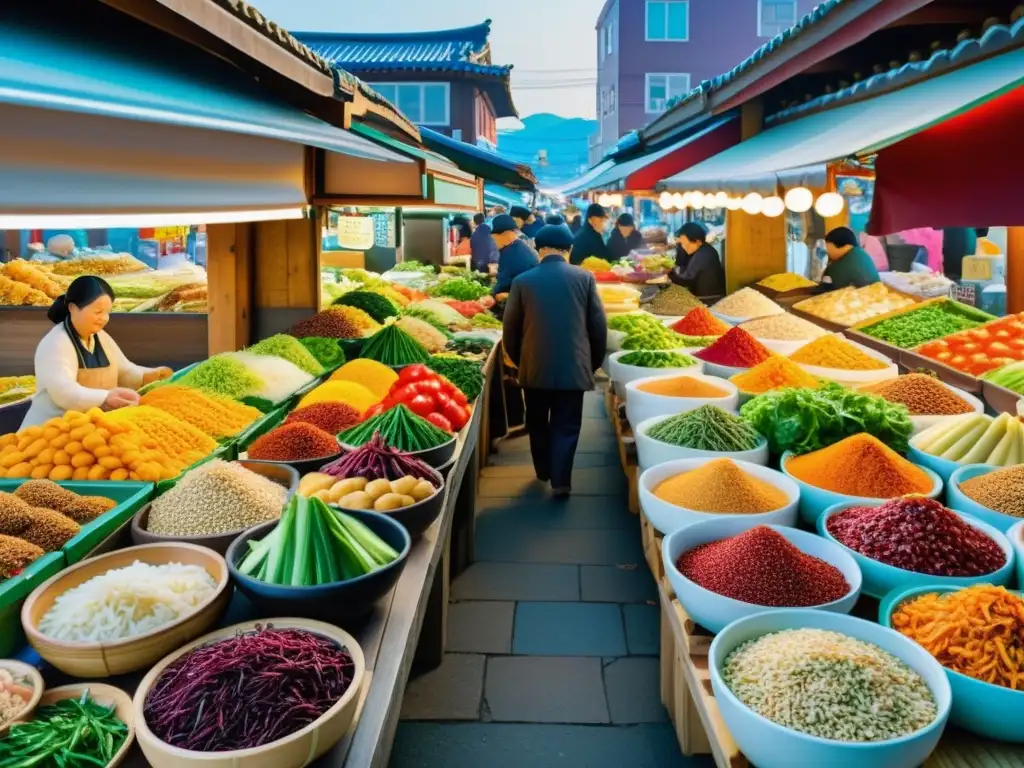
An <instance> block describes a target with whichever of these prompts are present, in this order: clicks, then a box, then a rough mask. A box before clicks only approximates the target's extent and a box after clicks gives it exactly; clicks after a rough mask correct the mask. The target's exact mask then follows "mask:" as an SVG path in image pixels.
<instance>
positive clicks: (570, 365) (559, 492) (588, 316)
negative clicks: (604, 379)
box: [502, 224, 608, 497]
mask: <svg viewBox="0 0 1024 768" xmlns="http://www.w3.org/2000/svg"><path fill="white" fill-rule="evenodd" d="M536 242H537V247H538V248H539V249H540V256H541V262H540V265H539V266H538V267H537V268H536V269H532V270H530V271H528V272H526V273H525V274H523V275H520V276H519V277H517V278H516V279H515V280H514V281H513V282H512V292H511V294H509V297H508V303H507V304H506V305H505V318H504V324H503V325H504V330H503V337H502V338H503V343H504V345H505V352H506V353H507V354H508V356H509V358H510V359H511V360H512V362H514V363H515V364H516V365H517V366H518V369H519V386H521V387H522V388H523V394H524V396H525V399H526V429H527V431H528V432H529V435H530V453H531V455H532V457H533V468H534V471H535V472H536V473H537V479H538V480H540V481H542V482H549V481H550V483H551V490H552V493H553V494H554V495H555V496H559V497H565V496H568V495H569V493H570V492H571V489H572V465H573V459H574V458H575V455H576V446H577V444H578V443H579V438H580V426H581V425H582V423H583V395H584V393H586V392H588V391H590V390H592V389H593V388H594V372H595V371H596V370H597V369H598V368H600V367H601V364H602V363H603V362H604V353H605V345H606V342H607V340H608V326H607V321H606V320H605V315H604V308H603V306H602V304H601V298H600V296H598V293H597V281H596V280H595V279H594V276H593V275H592V274H591V273H590V272H587V271H585V270H582V269H579V268H577V267H573V266H571V265H569V264H567V263H566V260H565V259H566V256H567V254H568V253H569V250H570V249H571V248H572V245H573V238H572V232H570V231H569V228H568V227H567V226H565V225H550V224H549V225H547V226H545V227H544V228H543V229H541V231H540V232H538V233H537V238H536Z"/></svg>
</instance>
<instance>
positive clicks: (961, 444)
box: [933, 419, 989, 461]
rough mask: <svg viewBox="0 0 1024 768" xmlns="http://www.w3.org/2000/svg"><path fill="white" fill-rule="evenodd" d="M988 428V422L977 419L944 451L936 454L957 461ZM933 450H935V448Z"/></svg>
mask: <svg viewBox="0 0 1024 768" xmlns="http://www.w3.org/2000/svg"><path fill="white" fill-rule="evenodd" d="M988 428H989V423H988V422H987V421H984V420H980V419H979V420H978V421H977V422H975V423H974V425H973V426H972V427H971V428H970V429H969V430H968V431H967V432H965V433H964V434H963V435H961V436H960V437H959V438H958V439H957V440H956V442H954V443H953V444H952V445H950V446H949V447H948V448H946V450H945V451H943V452H942V453H940V454H938V455H939V456H941V457H942V458H944V459H949V460H950V461H959V460H960V459H962V458H963V457H964V456H965V455H966V454H967V452H968V451H969V450H971V446H972V445H974V443H975V442H976V441H977V440H978V439H979V438H980V437H981V436H982V435H983V434H985V431H986V430H987V429H988ZM939 447H941V446H939ZM933 450H937V448H936V449H933Z"/></svg>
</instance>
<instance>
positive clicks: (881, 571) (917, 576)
mask: <svg viewBox="0 0 1024 768" xmlns="http://www.w3.org/2000/svg"><path fill="white" fill-rule="evenodd" d="M881 503H882V504H884V503H885V502H884V501H883V502H881ZM878 505H879V502H877V501H876V502H872V503H870V504H864V503H861V502H845V503H843V504H836V505H834V506H832V507H829V508H828V509H827V510H825V513H824V514H823V515H822V516H821V517H820V518H818V523H817V529H818V533H819V534H821V535H822V536H824V537H825V538H826V539H828V540H829V541H831V542H834V543H835V544H837V545H839V546H840V547H842V548H843V549H844V550H846V551H847V552H849V553H850V556H851V557H852V558H853V559H854V560H856V561H857V565H858V566H860V572H861V574H863V576H864V585H863V587H862V589H863V592H864V594H865V595H869V596H871V597H875V598H879V599H881V598H882V597H884V596H885V595H887V594H888V593H889V592H892V591H893V590H894V589H906V588H908V587H915V586H931V587H938V586H946V587H948V586H951V585H952V586H957V585H970V584H994V585H996V586H997V587H998V586H1005V585H1006V584H1009V583H1010V579H1012V578H1013V575H1014V555H1013V547H1011V546H1010V542H1009V541H1008V540H1007V538H1006V536H1005V535H1004V534H1003V533H1002V532H1001V531H999V530H997V529H995V528H993V527H992V526H991V525H988V524H987V523H983V522H982V521H981V520H976V519H974V518H972V517H971V516H970V515H965V514H963V513H962V512H958V511H957V510H955V509H954V510H952V511H953V512H954V513H955V514H956V515H957V516H958V517H959V518H960V519H961V520H963V521H964V522H965V523H967V524H968V525H970V526H971V527H973V528H977V529H978V530H979V531H981V532H982V533H984V534H985V535H986V536H988V537H989V538H990V539H992V540H993V541H994V542H995V543H996V544H998V545H999V547H1000V549H1002V550H1003V554H1004V555H1005V556H1006V562H1005V563H1004V564H1003V566H1002V567H1001V568H999V569H998V570H997V571H994V572H992V573H986V574H983V575H981V576H933V575H931V574H927V573H918V572H917V571H908V570H906V569H905V568H897V567H896V566H894V565H888V564H887V563H883V562H881V561H879V560H874V559H872V558H870V557H868V556H867V555H862V554H861V553H860V552H858V551H856V550H855V549H853V548H851V547H848V546H846V545H845V544H843V542H841V541H839V540H838V539H837V538H836V537H835V536H833V535H832V534H831V533H829V530H828V520H829V518H830V517H832V516H833V515H838V514H839V513H840V512H842V511H844V510H847V509H851V508H853V507H866V506H870V507H874V506H878Z"/></svg>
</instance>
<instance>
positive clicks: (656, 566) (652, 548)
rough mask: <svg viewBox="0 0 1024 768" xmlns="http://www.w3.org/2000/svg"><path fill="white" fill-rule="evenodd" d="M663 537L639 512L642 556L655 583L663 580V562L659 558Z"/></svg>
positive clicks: (641, 512)
mask: <svg viewBox="0 0 1024 768" xmlns="http://www.w3.org/2000/svg"><path fill="white" fill-rule="evenodd" d="M664 538H665V537H664V536H662V535H661V534H660V533H658V532H657V531H656V530H655V529H654V526H653V525H651V521H650V520H648V519H647V516H646V515H645V514H644V513H643V510H641V511H640V539H641V541H642V542H643V548H644V556H645V558H646V560H647V566H648V567H649V568H650V569H651V575H652V576H654V580H655V581H656V582H659V583H660V582H661V581H662V579H664V578H665V561H664V560H662V558H661V542H662V540H663V539H664Z"/></svg>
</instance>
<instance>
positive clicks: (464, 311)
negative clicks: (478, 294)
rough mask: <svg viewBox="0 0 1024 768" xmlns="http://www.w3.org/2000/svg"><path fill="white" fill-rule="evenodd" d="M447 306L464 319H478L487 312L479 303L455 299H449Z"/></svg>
mask: <svg viewBox="0 0 1024 768" xmlns="http://www.w3.org/2000/svg"><path fill="white" fill-rule="evenodd" d="M445 304H447V305H448V306H449V307H451V308H452V309H454V310H455V311H456V312H458V313H459V314H460V315H462V316H463V317H469V318H472V317H476V316H477V315H479V314H480V313H481V312H484V311H485V310H484V305H483V304H481V303H480V302H479V301H455V300H454V299H449V300H448V301H446V302H445Z"/></svg>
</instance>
